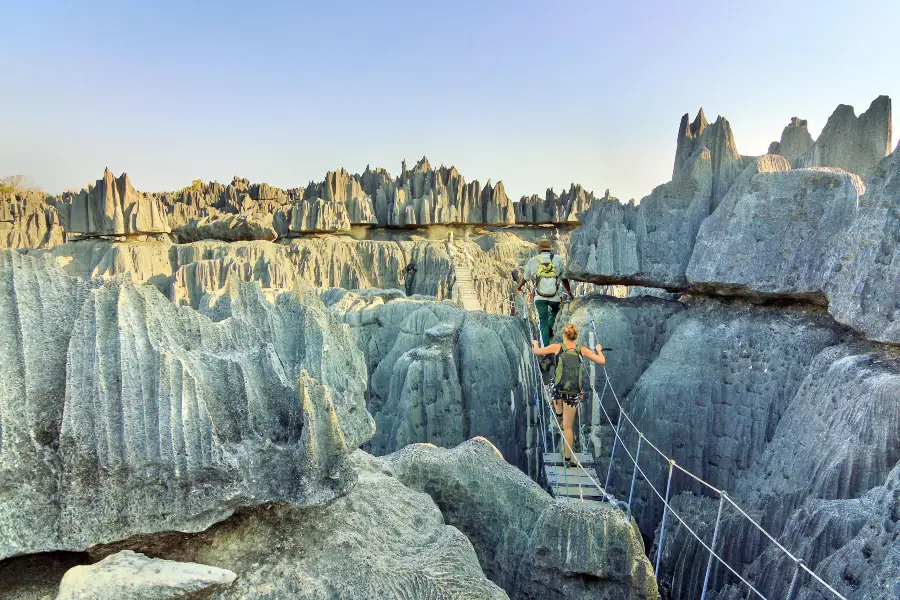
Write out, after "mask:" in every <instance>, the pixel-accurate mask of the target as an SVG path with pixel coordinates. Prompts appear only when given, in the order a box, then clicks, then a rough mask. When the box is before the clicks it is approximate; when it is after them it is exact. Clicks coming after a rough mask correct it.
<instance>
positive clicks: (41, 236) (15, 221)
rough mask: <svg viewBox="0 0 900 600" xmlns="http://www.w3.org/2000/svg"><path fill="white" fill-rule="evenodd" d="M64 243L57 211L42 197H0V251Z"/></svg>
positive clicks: (31, 193) (34, 194)
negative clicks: (1, 249)
mask: <svg viewBox="0 0 900 600" xmlns="http://www.w3.org/2000/svg"><path fill="white" fill-rule="evenodd" d="M64 241H65V229H64V228H63V226H62V223H61V222H60V215H59V210H58V209H57V207H56V205H55V204H54V203H52V202H47V201H46V198H45V196H44V194H42V193H41V192H38V191H35V190H27V191H23V192H17V193H15V194H9V193H0V248H50V247H53V246H55V245H57V244H62V243H63V242H64Z"/></svg>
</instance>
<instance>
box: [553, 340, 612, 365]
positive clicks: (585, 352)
mask: <svg viewBox="0 0 900 600" xmlns="http://www.w3.org/2000/svg"><path fill="white" fill-rule="evenodd" d="M557 345H559V344H557ZM581 355H582V356H584V357H586V358H589V359H590V360H592V361H594V362H595V363H597V364H598V365H605V364H606V357H605V356H603V348H602V347H601V346H600V344H597V352H596V353H594V352H592V351H591V350H590V349H589V348H588V347H587V346H582V347H581Z"/></svg>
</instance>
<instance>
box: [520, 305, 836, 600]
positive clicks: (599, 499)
mask: <svg viewBox="0 0 900 600" xmlns="http://www.w3.org/2000/svg"><path fill="white" fill-rule="evenodd" d="M516 305H517V307H518V313H519V314H520V315H521V316H522V318H523V319H524V321H525V322H526V324H527V328H528V335H529V337H530V338H531V339H532V340H537V341H538V342H539V343H540V344H541V346H544V345H545V344H544V340H543V339H538V338H536V337H535V335H534V332H535V330H536V329H537V328H535V327H533V325H532V322H533V317H532V315H531V309H532V308H533V305H532V304H530V303H529V304H527V305H526V304H525V302H524V299H522V298H521V297H519V298H517V299H516ZM590 325H591V328H590V332H589V334H588V340H589V347H590V348H594V346H595V344H596V339H595V338H596V326H595V324H594V318H593V316H591V317H590ZM538 333H539V335H540V332H539V330H538ZM532 357H533V361H534V364H533V367H534V368H533V372H534V378H535V381H534V385H533V388H534V409H535V414H536V418H537V420H538V424H539V429H540V444H541V450H542V454H543V457H542V460H541V463H542V465H543V472H542V475H543V480H544V484H545V486H546V487H547V488H548V489H549V491H550V493H551V494H553V496H554V497H556V498H557V499H558V500H559V501H562V502H578V503H583V504H585V505H598V504H607V505H611V506H615V507H618V508H619V509H621V510H622V511H624V512H625V516H626V518H627V519H629V520H630V519H631V515H632V508H633V505H634V500H635V491H636V489H637V487H638V486H639V485H641V484H643V485H646V486H647V488H648V489H649V490H650V492H651V494H652V496H651V497H653V498H655V499H657V500H658V501H659V502H661V503H662V507H663V513H662V520H661V521H660V525H659V530H658V535H657V540H656V553H655V557H652V556H651V560H653V563H654V574H655V575H656V577H657V579H658V578H659V572H660V564H661V562H662V557H663V550H664V548H665V540H666V535H667V533H669V531H668V529H669V528H670V525H671V523H670V518H671V519H674V520H675V521H677V523H679V524H680V525H681V526H682V527H683V528H684V530H685V531H686V532H687V533H688V534H689V535H690V536H692V537H693V538H694V539H695V540H696V542H697V543H698V544H700V546H701V547H702V548H703V550H704V551H705V553H706V554H707V561H706V567H705V571H704V576H703V587H702V592H701V595H700V600H707V597H708V594H709V593H710V592H711V590H710V575H711V574H712V572H713V569H714V568H715V567H716V566H717V565H721V566H722V567H724V569H725V570H726V571H727V572H728V573H730V574H731V575H732V576H733V577H734V578H735V581H736V582H738V584H739V585H740V586H742V587H741V589H745V590H746V596H745V598H746V599H754V598H761V599H762V600H782V599H781V597H774V596H768V597H767V596H766V595H764V594H763V592H762V591H760V589H759V587H757V586H755V585H754V584H753V582H751V581H749V580H748V579H747V578H746V577H744V576H743V575H742V574H741V573H740V572H739V571H738V570H737V569H736V568H735V567H734V566H733V565H731V564H729V563H728V562H727V561H726V560H725V559H724V558H723V557H722V555H721V552H722V551H721V550H718V551H717V548H721V547H723V544H722V540H721V538H720V535H721V533H722V532H721V529H722V527H721V526H722V514H723V510H724V509H725V508H726V507H729V508H730V509H731V510H734V511H735V512H736V513H737V514H738V515H739V516H740V517H741V518H743V519H746V520H747V521H748V522H749V523H750V524H751V525H752V526H753V527H754V528H756V529H757V530H758V531H759V533H760V534H761V535H762V536H764V537H765V538H767V539H768V541H769V542H771V543H772V545H773V547H774V548H777V549H778V551H779V552H781V553H782V554H783V555H784V557H786V558H787V559H788V561H790V563H791V564H793V570H792V572H793V575H792V577H791V579H790V582H789V583H788V582H785V583H788V587H787V595H786V596H784V600H796V597H797V594H798V593H799V591H800V587H801V586H802V585H804V584H805V582H807V581H809V582H812V583H813V585H815V586H817V587H818V589H819V590H820V591H821V593H822V596H823V597H824V598H829V599H837V600H847V598H846V597H845V596H843V595H842V594H841V593H840V592H838V591H837V590H836V589H835V588H834V587H833V586H832V585H830V584H829V583H828V582H826V581H825V580H823V579H822V578H821V577H820V576H819V575H817V574H816V573H815V572H814V571H813V570H812V569H811V568H809V566H807V565H806V563H805V562H804V561H803V559H801V558H800V557H798V556H797V555H796V554H794V553H792V552H791V551H790V550H788V549H787V548H786V547H785V546H784V545H782V544H781V543H780V542H779V541H778V540H777V539H776V538H775V536H773V535H772V534H770V533H769V532H768V531H766V530H765V529H764V528H763V527H762V525H760V524H759V522H758V521H756V520H755V519H754V518H753V517H752V516H750V515H749V514H748V513H747V512H746V511H745V510H744V509H743V508H741V506H740V505H738V504H737V502H735V501H734V500H733V499H732V498H731V497H730V496H729V495H728V493H727V491H726V490H723V489H719V488H717V487H716V486H714V485H712V484H710V483H709V482H707V481H705V480H704V479H703V478H701V477H699V476H698V475H696V474H694V473H692V472H691V471H689V470H687V469H685V468H684V467H682V466H681V465H679V464H678V463H677V462H676V461H675V459H673V458H671V457H669V456H668V455H666V454H665V453H664V452H663V451H662V450H660V449H659V448H658V447H657V446H656V445H655V444H654V443H653V442H652V441H651V440H650V439H648V438H647V436H645V435H644V432H643V431H641V430H640V428H638V426H637V425H636V424H635V422H634V421H633V420H632V418H631V416H630V415H629V414H628V412H627V411H626V410H625V407H624V406H623V405H622V402H621V400H620V399H619V397H618V395H617V394H616V391H615V389H613V386H612V382H611V381H610V378H609V373H608V372H607V371H606V366H605V365H604V366H603V367H601V368H602V369H603V389H602V391H601V393H600V395H599V397H598V395H597V390H596V383H595V382H596V378H595V375H596V373H595V366H594V364H593V363H590V373H591V377H590V380H591V392H590V393H591V395H592V400H593V402H594V404H593V406H595V407H599V409H600V411H602V414H603V417H604V418H605V420H606V424H607V425H608V426H609V427H610V428H612V431H613V432H614V433H613V440H612V444H611V449H610V451H609V462H608V467H607V470H606V473H605V476H604V478H603V483H602V485H601V482H600V477H599V476H598V474H597V465H596V463H595V460H594V457H593V455H592V454H591V453H590V452H587V451H585V448H584V438H585V436H584V427H583V424H582V416H581V413H582V405H583V404H584V403H583V402H581V403H579V406H578V412H577V429H576V431H577V433H578V434H579V435H578V441H579V446H580V447H579V451H577V452H576V449H575V448H574V447H572V445H570V444H569V442H568V440H566V438H565V436H564V435H563V430H562V426H561V425H560V423H559V422H558V421H557V419H556V417H554V416H552V415H553V414H555V409H554V408H553V405H552V400H551V398H550V394H549V390H548V389H547V387H546V386H545V385H544V381H543V378H542V375H541V368H540V365H539V364H538V360H537V356H535V355H534V354H533V353H532ZM607 392H608V393H609V394H610V397H611V398H612V399H613V400H614V401H615V405H616V407H617V408H618V411H619V413H618V418H617V419H615V420H613V418H612V417H611V416H610V414H609V411H607V409H606V407H605V406H604V404H603V400H604V399H605V397H606V394H607ZM628 429H630V430H632V431H633V433H634V434H636V435H637V444H636V446H635V447H634V450H633V452H632V450H631V449H630V448H629V447H628V445H627V444H626V442H625V439H623V438H624V437H626V435H625V434H626V430H628ZM563 444H564V445H565V446H566V447H567V449H568V450H569V453H570V456H571V457H572V460H573V462H574V463H575V465H574V467H571V466H567V464H566V461H565V460H564V458H563V452H562V451H563V450H564V446H563ZM617 452H619V453H624V454H625V456H626V457H627V461H625V463H626V464H630V465H631V470H632V472H631V479H630V482H631V484H630V486H629V491H628V498H627V500H625V499H619V498H616V497H615V496H614V495H613V494H612V493H609V492H608V491H607V490H608V489H609V488H610V480H611V478H612V476H613V465H614V461H615V458H616V455H617ZM620 456H621V455H620ZM648 457H649V458H648ZM642 459H643V461H644V466H643V467H642V466H641V460H642ZM651 460H655V461H657V463H658V464H659V465H661V466H664V468H665V471H667V473H668V476H667V479H666V485H665V489H661V488H660V487H659V486H655V485H653V483H652V482H651V478H650V477H649V476H648V474H647V470H648V463H649V461H651ZM676 474H680V476H685V477H688V478H690V479H692V480H694V481H696V482H697V483H698V484H700V485H701V486H703V487H704V488H706V490H707V491H708V492H709V494H710V495H711V496H712V497H714V498H717V499H718V510H717V514H716V520H715V525H714V527H713V532H712V535H711V536H710V537H709V538H708V539H703V537H701V536H700V535H699V534H698V533H697V532H696V530H695V528H692V527H691V526H690V525H689V524H688V522H687V521H686V520H685V518H684V516H683V515H681V514H679V513H678V512H677V511H676V510H675V508H674V507H673V506H672V504H671V500H672V497H671V492H672V478H673V476H675V475H676ZM760 587H761V586H760Z"/></svg>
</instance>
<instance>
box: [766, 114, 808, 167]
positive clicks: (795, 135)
mask: <svg viewBox="0 0 900 600" xmlns="http://www.w3.org/2000/svg"><path fill="white" fill-rule="evenodd" d="M772 143H773V144H777V147H776V148H775V150H776V151H775V152H771V154H780V155H781V156H783V157H785V158H786V159H787V160H789V161H793V160H796V159H797V158H799V157H801V156H803V155H804V154H806V152H807V151H808V150H809V149H810V148H812V146H813V143H814V142H813V138H812V136H811V135H809V130H808V129H807V128H806V119H798V118H797V117H791V122H790V123H789V124H788V125H787V127H785V128H784V131H782V132H781V141H780V142H772Z"/></svg>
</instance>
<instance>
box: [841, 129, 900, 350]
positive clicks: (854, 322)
mask: <svg viewBox="0 0 900 600" xmlns="http://www.w3.org/2000/svg"><path fill="white" fill-rule="evenodd" d="M830 256H831V259H830V260H829V263H828V265H827V272H828V281H827V282H826V284H825V292H826V294H827V296H828V310H829V312H831V314H832V315H834V317H835V318H836V319H837V320H838V321H840V322H842V323H846V324H848V325H850V326H851V327H853V328H854V329H856V330H858V331H861V332H863V333H864V334H865V335H866V337H868V338H870V339H873V340H878V341H882V342H889V343H892V344H898V343H900V144H898V146H897V149H896V150H894V152H893V153H891V155H890V156H888V157H887V158H885V159H884V160H883V161H881V163H880V164H879V165H878V168H876V169H875V171H874V172H873V173H872V174H871V175H870V176H869V182H868V189H867V190H866V194H865V195H864V196H863V197H862V198H861V199H860V202H859V210H858V211H857V214H856V218H855V219H854V221H853V223H852V224H851V225H850V227H849V228H848V229H847V230H846V232H845V233H844V235H843V237H842V238H840V239H839V241H838V242H837V243H836V244H835V246H834V250H833V251H832V252H831V253H830Z"/></svg>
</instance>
